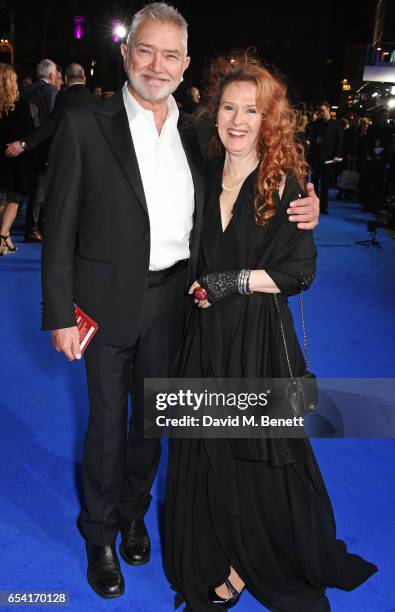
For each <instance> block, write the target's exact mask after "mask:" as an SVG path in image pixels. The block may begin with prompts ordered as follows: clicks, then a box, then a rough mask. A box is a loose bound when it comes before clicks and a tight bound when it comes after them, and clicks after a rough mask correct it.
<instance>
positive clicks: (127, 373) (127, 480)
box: [79, 263, 187, 546]
mask: <svg viewBox="0 0 395 612" xmlns="http://www.w3.org/2000/svg"><path fill="white" fill-rule="evenodd" d="M186 300H187V298H186V263H185V265H182V264H177V265H176V267H175V268H170V269H169V270H165V271H163V272H152V273H149V278H148V290H147V293H146V298H145V302H144V305H143V308H142V317H141V322H140V331H139V336H138V338H137V340H136V342H135V343H134V345H133V346H131V347H129V348H119V347H118V348H117V347H113V346H103V345H99V344H94V343H93V342H92V343H91V344H90V345H89V347H88V348H87V350H86V353H85V361H86V371H87V379H88V392H89V404H90V414H89V423H88V430H87V434H86V439H85V452H84V460H83V486H84V497H85V507H84V509H83V510H82V512H81V514H80V517H79V526H80V529H81V531H82V533H83V535H84V536H85V538H86V539H87V540H88V541H89V542H91V543H92V544H96V545H99V546H104V545H106V544H111V543H112V542H113V541H114V538H115V536H116V534H117V532H118V530H119V520H120V519H127V520H132V519H136V518H142V517H143V516H144V515H145V513H146V512H147V510H148V508H149V505H150V501H151V494H150V490H151V486H152V483H153V481H154V478H155V474H156V471H157V467H158V463H159V458H160V448H161V446H160V440H159V439H158V440H156V439H149V438H144V401H143V399H144V398H143V393H144V378H165V377H167V376H168V374H169V368H170V366H171V365H172V363H173V361H174V359H175V358H176V355H177V353H178V351H179V348H180V346H181V342H182V333H183V327H184V317H185V310H186ZM130 392H131V393H132V413H131V419H130V424H129V428H128V402H129V396H130Z"/></svg>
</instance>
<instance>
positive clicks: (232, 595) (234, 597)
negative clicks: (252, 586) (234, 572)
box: [208, 578, 241, 608]
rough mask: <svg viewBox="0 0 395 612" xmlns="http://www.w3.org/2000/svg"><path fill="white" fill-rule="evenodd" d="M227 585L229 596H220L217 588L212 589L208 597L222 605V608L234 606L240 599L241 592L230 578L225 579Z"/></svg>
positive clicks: (214, 602)
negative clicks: (225, 597) (224, 597)
mask: <svg viewBox="0 0 395 612" xmlns="http://www.w3.org/2000/svg"><path fill="white" fill-rule="evenodd" d="M225 585H226V588H227V589H228V593H229V597H228V598H227V599H223V598H222V597H220V596H219V595H218V594H217V593H216V591H215V589H212V590H211V591H210V592H209V594H208V598H209V600H210V601H211V603H213V604H215V605H217V606H221V607H222V608H233V606H235V605H236V604H237V602H238V601H239V599H240V596H241V593H239V592H238V591H236V589H235V587H234V586H233V584H232V583H231V581H230V580H229V579H228V578H227V579H226V580H225Z"/></svg>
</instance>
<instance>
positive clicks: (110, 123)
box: [95, 91, 148, 215]
mask: <svg viewBox="0 0 395 612" xmlns="http://www.w3.org/2000/svg"><path fill="white" fill-rule="evenodd" d="M105 102H107V104H103V105H100V106H99V105H98V106H97V108H96V109H95V114H96V119H97V121H98V123H99V126H100V129H101V130H102V132H103V134H104V137H105V139H106V141H107V142H108V145H109V147H110V148H111V150H112V152H113V153H114V156H115V158H116V159H117V161H118V163H119V165H120V166H121V168H122V170H123V172H124V174H125V177H126V179H127V181H128V183H129V185H130V187H131V188H132V189H133V191H134V193H135V195H136V196H137V199H138V200H139V202H140V204H141V206H142V207H143V209H144V210H145V212H146V213H147V215H148V208H147V202H146V199H145V194H144V187H143V182H142V180H141V174H140V169H139V165H138V162H137V157H136V152H135V149H134V146H133V140H132V137H131V134H130V129H129V122H128V118H127V114H126V110H125V106H124V104H123V98H122V92H121V91H119V92H117V93H116V94H115V95H114V96H113V97H112V98H110V99H108V100H105Z"/></svg>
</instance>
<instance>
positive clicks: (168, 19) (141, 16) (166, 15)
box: [126, 2, 188, 53]
mask: <svg viewBox="0 0 395 612" xmlns="http://www.w3.org/2000/svg"><path fill="white" fill-rule="evenodd" d="M146 19H153V20H154V21H159V22H160V23H174V24H175V25H176V26H178V27H179V28H180V29H181V30H182V33H183V44H184V47H185V53H187V48H188V23H187V21H186V19H185V18H184V17H183V16H182V15H181V13H180V12H179V11H178V10H177V9H176V8H174V6H171V5H170V4H166V3H165V2H152V3H151V4H147V5H146V6H144V8H142V9H141V10H140V11H138V13H136V14H135V15H134V17H133V19H132V23H131V24H130V29H129V33H128V36H127V39H126V42H127V44H128V45H133V38H134V36H135V35H136V32H137V30H138V28H139V27H140V25H141V24H142V23H143V21H145V20H146Z"/></svg>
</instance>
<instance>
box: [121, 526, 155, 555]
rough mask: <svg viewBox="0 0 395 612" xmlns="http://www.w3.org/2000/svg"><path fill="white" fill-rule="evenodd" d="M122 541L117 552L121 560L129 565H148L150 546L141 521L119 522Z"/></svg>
mask: <svg viewBox="0 0 395 612" xmlns="http://www.w3.org/2000/svg"><path fill="white" fill-rule="evenodd" d="M120 527H121V534H122V541H121V544H120V546H119V552H120V553H121V556H122V559H123V560H124V561H126V563H129V565H144V563H148V561H149V559H150V554H151V544H150V539H149V535H148V532H147V529H146V527H145V524H144V520H143V519H135V520H133V521H122V522H121V525H120Z"/></svg>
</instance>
